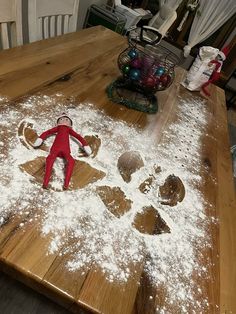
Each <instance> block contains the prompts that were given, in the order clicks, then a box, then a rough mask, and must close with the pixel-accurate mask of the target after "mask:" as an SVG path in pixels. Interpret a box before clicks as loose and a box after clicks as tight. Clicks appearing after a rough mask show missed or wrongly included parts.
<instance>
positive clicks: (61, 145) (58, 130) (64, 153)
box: [40, 125, 88, 189]
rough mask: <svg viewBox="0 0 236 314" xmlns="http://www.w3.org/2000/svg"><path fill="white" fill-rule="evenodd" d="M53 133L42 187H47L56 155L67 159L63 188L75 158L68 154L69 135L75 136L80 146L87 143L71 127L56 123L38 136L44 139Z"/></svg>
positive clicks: (65, 186) (68, 180) (65, 185)
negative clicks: (54, 136) (53, 136)
mask: <svg viewBox="0 0 236 314" xmlns="http://www.w3.org/2000/svg"><path fill="white" fill-rule="evenodd" d="M53 134H56V138H55V140H54V142H53V145H52V147H51V149H50V153H49V155H48V157H47V158H46V169H45V175H44V180H43V187H44V188H47V186H48V183H49V180H50V177H51V173H52V167H53V164H54V161H55V159H56V158H57V157H61V158H64V159H65V160H66V161H67V165H66V175H65V181H64V188H65V189H67V188H68V186H69V183H70V178H71V175H72V171H73V167H74V164H75V160H74V158H73V157H72V156H71V154H70V141H69V136H70V135H71V136H73V137H75V138H76V139H77V140H78V141H79V142H80V144H81V146H87V145H88V144H87V142H86V141H85V139H84V138H83V137H82V136H81V135H79V134H78V133H76V132H75V131H74V130H73V129H72V128H71V127H69V126H67V125H58V126H56V127H55V128H52V129H50V130H48V131H45V132H43V133H42V134H41V135H40V138H41V139H42V140H45V139H46V138H47V137H48V136H50V135H53Z"/></svg>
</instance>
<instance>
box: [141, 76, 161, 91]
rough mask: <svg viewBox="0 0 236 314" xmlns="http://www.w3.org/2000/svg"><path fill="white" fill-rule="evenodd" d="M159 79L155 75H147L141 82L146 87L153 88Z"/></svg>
mask: <svg viewBox="0 0 236 314" xmlns="http://www.w3.org/2000/svg"><path fill="white" fill-rule="evenodd" d="M158 82H159V80H158V78H157V77H155V76H147V77H146V78H144V79H143V81H142V83H143V84H144V85H145V86H146V87H148V88H155V86H156V84H158Z"/></svg>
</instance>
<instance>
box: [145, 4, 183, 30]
mask: <svg viewBox="0 0 236 314" xmlns="http://www.w3.org/2000/svg"><path fill="white" fill-rule="evenodd" d="M176 18H177V13H176V11H175V10H174V9H173V8H171V7H170V6H168V5H167V4H163V5H162V6H161V8H160V10H159V11H158V13H157V14H156V15H154V17H153V18H152V19H151V20H150V21H149V23H148V26H152V27H154V28H156V29H157V30H158V31H159V33H161V34H162V36H165V35H166V33H167V31H168V29H169V28H170V27H171V25H172V24H173V23H174V21H175V20H176Z"/></svg>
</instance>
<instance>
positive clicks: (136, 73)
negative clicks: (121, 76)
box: [129, 69, 141, 81]
mask: <svg viewBox="0 0 236 314" xmlns="http://www.w3.org/2000/svg"><path fill="white" fill-rule="evenodd" d="M140 74H141V72H140V70H138V69H131V70H130V72H129V77H130V78H131V80H134V81H137V80H139V79H140Z"/></svg>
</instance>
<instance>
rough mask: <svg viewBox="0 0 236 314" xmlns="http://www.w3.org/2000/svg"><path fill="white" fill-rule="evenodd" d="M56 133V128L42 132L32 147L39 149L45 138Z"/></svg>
mask: <svg viewBox="0 0 236 314" xmlns="http://www.w3.org/2000/svg"><path fill="white" fill-rule="evenodd" d="M55 133H57V127H55V128H52V129H50V130H47V131H45V132H43V133H42V134H41V135H40V136H39V137H38V138H37V139H36V141H35V142H34V144H33V146H34V147H35V148H36V147H39V146H41V145H42V144H43V141H44V140H46V138H47V137H48V136H50V135H53V134H55Z"/></svg>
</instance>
